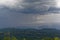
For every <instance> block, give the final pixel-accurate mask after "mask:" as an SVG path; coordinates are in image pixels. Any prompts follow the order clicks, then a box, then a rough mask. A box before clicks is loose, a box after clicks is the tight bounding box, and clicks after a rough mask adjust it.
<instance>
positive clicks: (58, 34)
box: [0, 28, 60, 40]
mask: <svg viewBox="0 0 60 40" xmlns="http://www.w3.org/2000/svg"><path fill="white" fill-rule="evenodd" d="M0 40H60V30H57V29H50V28H43V29H14V28H7V29H0Z"/></svg>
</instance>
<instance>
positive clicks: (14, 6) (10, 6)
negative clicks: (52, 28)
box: [0, 0, 60, 28]
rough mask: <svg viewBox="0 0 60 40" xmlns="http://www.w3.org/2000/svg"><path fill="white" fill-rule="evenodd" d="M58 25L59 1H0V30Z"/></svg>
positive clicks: (59, 22) (59, 15) (59, 14)
mask: <svg viewBox="0 0 60 40" xmlns="http://www.w3.org/2000/svg"><path fill="white" fill-rule="evenodd" d="M49 24H60V0H0V28H1V27H17V26H42V25H49Z"/></svg>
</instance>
